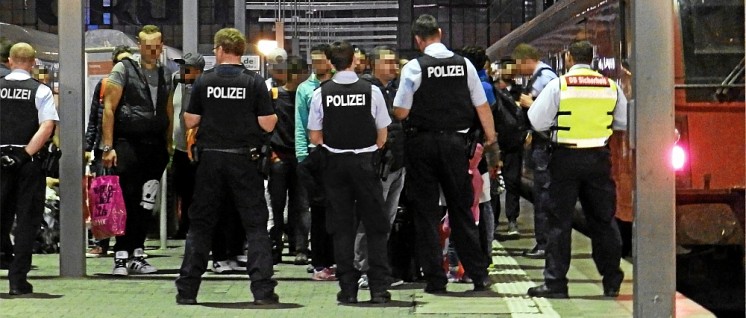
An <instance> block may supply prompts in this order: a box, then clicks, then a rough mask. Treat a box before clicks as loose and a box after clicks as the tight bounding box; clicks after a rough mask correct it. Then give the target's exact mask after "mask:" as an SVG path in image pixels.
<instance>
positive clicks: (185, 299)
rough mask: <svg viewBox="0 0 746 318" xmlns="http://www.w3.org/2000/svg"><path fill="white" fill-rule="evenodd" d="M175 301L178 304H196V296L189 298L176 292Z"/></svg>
mask: <svg viewBox="0 0 746 318" xmlns="http://www.w3.org/2000/svg"><path fill="white" fill-rule="evenodd" d="M176 303H177V304H179V305H196V304H197V298H190V297H185V296H182V295H181V294H176Z"/></svg>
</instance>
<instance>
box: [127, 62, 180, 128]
mask: <svg viewBox="0 0 746 318" xmlns="http://www.w3.org/2000/svg"><path fill="white" fill-rule="evenodd" d="M121 63H123V64H124V68H125V81H126V83H123V84H124V88H123V91H122V98H121V99H120V100H119V105H118V106H117V110H116V113H115V114H114V117H115V124H114V135H115V137H116V138H137V139H164V141H165V132H166V130H167V129H168V115H167V114H166V104H167V103H168V92H169V87H168V84H167V83H166V75H165V74H164V70H163V67H162V66H160V67H158V94H157V97H156V104H155V105H153V100H152V99H151V97H150V87H149V86H148V82H147V79H146V78H145V75H144V74H143V73H142V70H141V69H140V68H139V67H136V66H135V62H134V61H132V60H130V59H124V60H123V61H122V62H121Z"/></svg>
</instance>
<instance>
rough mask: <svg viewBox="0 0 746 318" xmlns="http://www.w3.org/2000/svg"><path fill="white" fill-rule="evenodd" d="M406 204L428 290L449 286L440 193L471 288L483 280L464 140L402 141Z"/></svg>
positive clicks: (442, 136)
mask: <svg viewBox="0 0 746 318" xmlns="http://www.w3.org/2000/svg"><path fill="white" fill-rule="evenodd" d="M405 147H406V148H405V149H406V156H407V166H406V167H407V178H408V180H407V198H409V202H410V203H411V208H412V210H413V211H414V222H415V229H416V232H417V251H418V257H419V260H420V265H421V266H422V272H423V274H424V275H425V279H426V280H427V282H428V285H429V286H430V287H431V288H440V287H445V285H446V284H447V283H448V279H447V278H446V273H445V272H444V271H443V267H442V259H443V258H442V252H441V247H440V244H439V238H438V225H439V224H440V217H441V208H440V206H439V198H440V190H439V186H440V188H442V189H443V194H444V195H445V198H446V202H447V204H448V211H449V212H448V213H449V214H448V215H449V221H450V224H451V237H452V238H453V241H454V243H455V245H456V251H457V252H458V255H459V258H460V260H461V263H462V264H463V265H464V269H465V270H466V273H467V274H468V275H469V277H471V278H472V279H473V280H474V281H475V282H481V281H484V280H485V279H487V265H488V259H487V257H486V255H485V253H484V252H483V251H482V248H481V246H482V245H481V243H480V239H479V230H478V228H477V225H476V223H475V220H474V217H473V216H472V213H471V205H472V201H473V199H474V197H473V194H472V193H473V191H472V185H471V176H470V175H469V173H468V171H469V161H468V158H467V154H466V150H465V138H464V136H463V134H456V133H438V132H425V133H422V132H421V133H419V134H417V135H415V136H409V137H408V138H407V141H406V146H405Z"/></svg>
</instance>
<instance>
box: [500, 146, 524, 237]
mask: <svg viewBox="0 0 746 318" xmlns="http://www.w3.org/2000/svg"><path fill="white" fill-rule="evenodd" d="M502 160H503V167H502V170H501V173H502V176H503V181H505V218H507V219H508V222H515V220H517V219H518V215H519V214H520V212H521V204H520V201H521V169H522V168H523V149H518V150H515V151H510V152H505V151H503V153H502ZM493 200H494V198H493ZM497 200H498V201H499V200H500V198H499V197H498V198H497ZM499 217H500V211H499V210H497V211H495V224H497V222H498V219H499Z"/></svg>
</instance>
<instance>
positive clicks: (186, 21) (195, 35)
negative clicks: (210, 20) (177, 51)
mask: <svg viewBox="0 0 746 318" xmlns="http://www.w3.org/2000/svg"><path fill="white" fill-rule="evenodd" d="M181 5H182V16H181V18H182V38H181V47H182V51H183V52H184V54H186V53H197V52H198V47H199V1H197V0H194V1H182V4H181Z"/></svg>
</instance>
